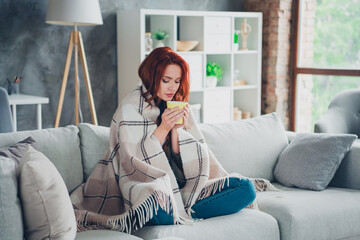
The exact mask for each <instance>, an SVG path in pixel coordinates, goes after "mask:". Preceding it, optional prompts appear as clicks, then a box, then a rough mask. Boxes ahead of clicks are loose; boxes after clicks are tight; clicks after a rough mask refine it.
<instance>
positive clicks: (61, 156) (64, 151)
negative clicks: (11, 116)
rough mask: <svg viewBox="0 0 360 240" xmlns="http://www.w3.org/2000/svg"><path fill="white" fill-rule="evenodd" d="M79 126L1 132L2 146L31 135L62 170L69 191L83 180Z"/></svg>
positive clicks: (40, 149)
mask: <svg viewBox="0 0 360 240" xmlns="http://www.w3.org/2000/svg"><path fill="white" fill-rule="evenodd" d="M78 132H79V130H78V128H77V127H75V126H67V127H64V128H51V129H42V130H34V131H22V132H14V133H3V134H0V147H8V146H10V145H13V144H15V143H17V142H19V141H20V140H23V139H25V138H27V137H29V136H31V137H33V138H34V139H35V141H36V143H37V145H38V146H39V151H40V152H42V153H43V154H44V155H45V156H46V157H48V158H49V159H50V160H51V161H52V163H53V164H54V165H55V167H56V168H57V170H58V171H59V172H60V174H61V176H62V178H63V179H64V182H65V184H66V187H67V189H68V190H69V192H71V191H73V190H74V189H75V188H76V187H77V186H79V185H80V184H81V183H82V182H83V169H82V163H81V153H80V139H79V136H78Z"/></svg>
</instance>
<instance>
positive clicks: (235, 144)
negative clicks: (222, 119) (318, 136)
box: [200, 113, 288, 181]
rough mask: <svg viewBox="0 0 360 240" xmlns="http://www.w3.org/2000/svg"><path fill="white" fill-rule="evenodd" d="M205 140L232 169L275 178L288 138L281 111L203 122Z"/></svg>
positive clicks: (271, 178) (270, 178) (215, 153)
mask: <svg viewBox="0 0 360 240" xmlns="http://www.w3.org/2000/svg"><path fill="white" fill-rule="evenodd" d="M200 129H201V131H202V133H203V134H204V137H205V140H206V142H207V144H208V146H209V148H210V150H211V151H212V152H213V153H214V155H215V157H216V158H217V160H218V161H219V162H220V164H221V165H222V166H223V167H224V168H225V169H226V170H227V171H228V172H231V173H232V172H236V173H239V174H241V175H244V176H247V177H259V178H265V179H268V180H270V181H273V180H274V176H273V172H274V168H275V165H276V162H277V159H278V157H279V155H280V153H281V152H282V150H283V149H284V148H285V147H286V146H287V145H288V139H287V136H286V133H285V130H284V127H283V126H282V124H281V121H280V116H279V115H278V114H277V113H271V114H266V115H262V116H259V117H255V118H251V119H246V120H240V121H232V122H226V123H217V124H200Z"/></svg>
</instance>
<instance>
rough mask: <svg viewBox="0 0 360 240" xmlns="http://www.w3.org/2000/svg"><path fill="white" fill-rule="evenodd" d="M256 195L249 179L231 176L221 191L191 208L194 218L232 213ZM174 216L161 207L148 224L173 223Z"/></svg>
mask: <svg viewBox="0 0 360 240" xmlns="http://www.w3.org/2000/svg"><path fill="white" fill-rule="evenodd" d="M255 197H256V191H255V186H254V184H253V183H252V182H251V181H250V180H248V179H239V178H229V186H228V185H227V182H226V183H225V186H224V188H223V189H222V190H221V192H218V193H216V194H214V195H212V196H209V197H207V198H204V199H202V200H200V201H198V202H197V203H195V204H194V206H193V207H192V208H191V209H192V210H193V211H194V213H192V214H191V216H192V217H193V218H204V219H206V218H211V217H216V216H222V215H227V214H232V213H236V212H238V211H240V210H241V209H243V208H245V207H247V206H248V205H249V204H251V203H252V202H253V201H254V200H255ZM172 224H174V221H173V217H172V215H171V214H170V213H167V212H165V211H164V210H163V209H162V208H159V210H158V211H157V215H155V214H154V216H153V218H152V219H150V221H149V222H148V225H172Z"/></svg>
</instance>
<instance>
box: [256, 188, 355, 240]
mask: <svg viewBox="0 0 360 240" xmlns="http://www.w3.org/2000/svg"><path fill="white" fill-rule="evenodd" d="M275 186H276V187H278V188H279V189H280V191H277V192H261V193H259V194H258V196H257V201H258V206H259V208H260V210H261V211H264V212H266V213H268V214H271V215H272V216H273V217H274V218H276V220H277V221H278V223H279V227H280V236H281V239H283V240H290V239H291V240H300V239H316V240H329V239H348V238H349V239H352V238H350V237H354V236H357V237H355V238H354V239H360V228H359V227H358V226H359V225H360V204H359V203H360V191H358V190H350V189H344V188H327V189H325V190H324V191H321V192H318V191H310V190H303V189H297V188H288V187H284V186H282V185H280V184H275Z"/></svg>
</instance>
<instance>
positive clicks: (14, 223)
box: [0, 156, 24, 240]
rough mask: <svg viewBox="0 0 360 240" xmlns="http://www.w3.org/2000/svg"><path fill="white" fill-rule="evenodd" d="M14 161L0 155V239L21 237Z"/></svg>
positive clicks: (21, 225) (21, 227) (21, 221)
mask: <svg viewBox="0 0 360 240" xmlns="http://www.w3.org/2000/svg"><path fill="white" fill-rule="evenodd" d="M23 235H24V231H23V220H22V215H21V206H20V200H19V198H18V185H17V179H16V167H15V162H14V161H13V160H11V159H10V158H6V157H3V156H0V239H3V240H15V239H18V240H21V239H23V238H24V237H23Z"/></svg>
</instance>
